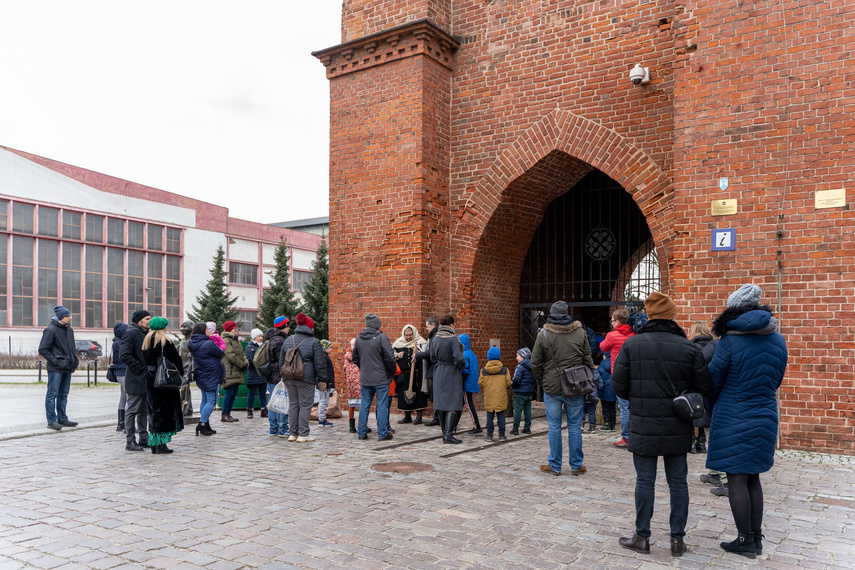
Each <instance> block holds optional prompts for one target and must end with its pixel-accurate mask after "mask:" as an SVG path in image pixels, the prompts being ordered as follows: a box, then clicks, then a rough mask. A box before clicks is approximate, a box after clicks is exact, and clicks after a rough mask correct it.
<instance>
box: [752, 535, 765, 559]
mask: <svg viewBox="0 0 855 570" xmlns="http://www.w3.org/2000/svg"><path fill="white" fill-rule="evenodd" d="M764 538H766V537H765V536H763V533H762V532H760V531H759V530H755V531H754V550H756V551H757V554H763V539H764Z"/></svg>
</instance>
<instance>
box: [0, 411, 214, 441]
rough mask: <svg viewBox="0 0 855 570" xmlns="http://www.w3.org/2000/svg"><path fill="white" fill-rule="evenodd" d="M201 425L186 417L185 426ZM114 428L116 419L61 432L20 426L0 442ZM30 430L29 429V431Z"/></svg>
mask: <svg viewBox="0 0 855 570" xmlns="http://www.w3.org/2000/svg"><path fill="white" fill-rule="evenodd" d="M197 423H199V416H184V425H194V424H197ZM110 426H112V427H114V428H115V426H116V418H114V417H110V418H109V419H106V418H105V419H98V420H94V421H88V422H85V423H84V422H81V423H80V425H78V426H75V427H63V428H62V429H61V430H52V429H50V428H48V427H43V428H35V429H33V428H30V426H20V427H23V428H24V429H23V430H22V431H16V432H8V433H0V442H2V441H9V440H12V439H24V438H27V437H36V436H40V435H54V434H58V433H70V432H75V431H78V430H82V429H90V428H101V427H110ZM28 428H29V429H28Z"/></svg>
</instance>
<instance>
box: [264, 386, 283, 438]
mask: <svg viewBox="0 0 855 570" xmlns="http://www.w3.org/2000/svg"><path fill="white" fill-rule="evenodd" d="M276 384H279V382H277V383H276ZM276 384H268V385H267V391H268V392H269V393H270V394H273V390H275V389H276ZM267 422H268V423H269V424H270V433H271V434H273V433H278V434H283V435H284V434H286V433H288V414H280V413H279V412H274V411H273V410H270V409H268V410H267Z"/></svg>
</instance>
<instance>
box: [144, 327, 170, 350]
mask: <svg viewBox="0 0 855 570" xmlns="http://www.w3.org/2000/svg"><path fill="white" fill-rule="evenodd" d="M152 339H154V340H152ZM158 344H159V345H161V346H163V345H165V344H166V332H165V331H162V330H161V331H152V330H150V331H148V334H146V335H145V339H144V340H143V343H142V349H143V350H148V349H149V348H153V347H154V346H156V345H158Z"/></svg>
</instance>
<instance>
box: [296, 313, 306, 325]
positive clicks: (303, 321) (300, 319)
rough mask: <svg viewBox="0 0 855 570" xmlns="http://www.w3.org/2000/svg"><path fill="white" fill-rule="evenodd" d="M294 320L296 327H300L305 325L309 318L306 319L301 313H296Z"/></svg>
mask: <svg viewBox="0 0 855 570" xmlns="http://www.w3.org/2000/svg"><path fill="white" fill-rule="evenodd" d="M295 319H296V321H297V326H300V325H305V324H306V321H307V320H309V317H307V316H306V315H304V314H303V313H297V316H296V317H295Z"/></svg>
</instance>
